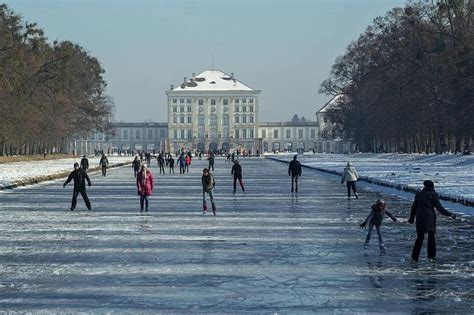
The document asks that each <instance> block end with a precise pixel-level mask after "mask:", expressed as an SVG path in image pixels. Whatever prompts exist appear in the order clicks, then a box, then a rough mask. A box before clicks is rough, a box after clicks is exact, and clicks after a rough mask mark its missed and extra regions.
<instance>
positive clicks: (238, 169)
mask: <svg viewBox="0 0 474 315" xmlns="http://www.w3.org/2000/svg"><path fill="white" fill-rule="evenodd" d="M230 174H231V175H233V176H234V195H235V193H236V191H237V180H239V184H240V187H241V188H242V191H243V192H245V188H244V183H243V182H242V166H240V163H239V160H235V161H234V165H233V166H232V171H231V172H230Z"/></svg>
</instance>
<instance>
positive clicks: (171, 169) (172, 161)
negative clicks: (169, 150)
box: [168, 154, 174, 174]
mask: <svg viewBox="0 0 474 315" xmlns="http://www.w3.org/2000/svg"><path fill="white" fill-rule="evenodd" d="M168 163H169V165H170V174H171V172H173V174H174V159H173V156H172V155H171V154H170V155H169V162H168Z"/></svg>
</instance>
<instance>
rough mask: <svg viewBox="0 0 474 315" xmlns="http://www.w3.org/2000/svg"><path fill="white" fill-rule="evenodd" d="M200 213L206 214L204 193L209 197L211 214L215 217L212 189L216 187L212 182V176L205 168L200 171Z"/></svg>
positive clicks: (214, 182) (213, 181)
mask: <svg viewBox="0 0 474 315" xmlns="http://www.w3.org/2000/svg"><path fill="white" fill-rule="evenodd" d="M201 183H202V213H203V214H206V213H207V203H206V193H207V194H208V195H209V198H210V199H211V205H212V213H214V215H216V204H215V203H214V196H213V189H214V187H215V186H216V181H215V180H214V176H212V174H211V172H209V170H208V169H207V168H205V169H203V170H202V177H201Z"/></svg>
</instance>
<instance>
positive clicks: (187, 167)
mask: <svg viewBox="0 0 474 315" xmlns="http://www.w3.org/2000/svg"><path fill="white" fill-rule="evenodd" d="M184 163H185V167H186V173H189V166H190V165H191V155H189V154H188V155H186V157H185V158H184Z"/></svg>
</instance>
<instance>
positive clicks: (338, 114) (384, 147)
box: [320, 0, 474, 153]
mask: <svg viewBox="0 0 474 315" xmlns="http://www.w3.org/2000/svg"><path fill="white" fill-rule="evenodd" d="M320 93H324V94H328V95H333V96H336V95H338V96H339V97H338V98H337V100H338V101H337V102H336V104H335V105H334V106H332V107H331V108H330V109H329V110H328V118H329V120H330V121H331V122H332V123H333V130H332V132H333V133H335V134H338V135H339V136H342V137H344V138H347V139H351V140H352V141H353V142H354V143H355V144H356V148H357V149H358V150H360V151H366V152H367V151H371V152H406V153H411V152H426V153H433V152H436V153H441V152H447V151H451V152H459V151H462V150H463V149H464V148H467V147H468V146H469V144H471V143H472V141H473V138H474V97H473V96H474V12H473V4H472V1H470V0H442V1H437V2H436V3H435V2H434V1H410V2H408V3H407V4H406V6H405V7H404V8H394V9H392V10H391V11H389V12H388V13H387V14H386V15H385V16H383V17H378V18H376V19H375V20H374V21H373V24H372V25H370V26H368V27H367V29H366V30H365V32H364V33H363V34H361V35H360V36H359V38H358V39H357V40H355V41H354V42H352V43H351V44H350V45H349V46H348V47H347V49H346V52H345V53H344V55H342V56H340V57H338V58H337V60H336V61H335V63H334V65H333V66H332V69H331V73H330V76H329V78H327V79H326V80H325V81H324V82H323V83H322V84H321V87H320Z"/></svg>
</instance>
